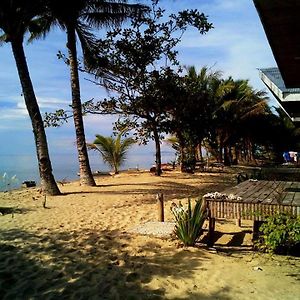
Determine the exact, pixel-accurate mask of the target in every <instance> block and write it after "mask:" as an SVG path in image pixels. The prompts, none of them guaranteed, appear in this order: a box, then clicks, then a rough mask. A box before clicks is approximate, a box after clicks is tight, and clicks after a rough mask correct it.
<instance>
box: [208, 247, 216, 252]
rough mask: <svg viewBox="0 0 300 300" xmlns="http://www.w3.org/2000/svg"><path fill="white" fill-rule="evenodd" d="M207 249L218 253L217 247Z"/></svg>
mask: <svg viewBox="0 0 300 300" xmlns="http://www.w3.org/2000/svg"><path fill="white" fill-rule="evenodd" d="M208 251H209V252H210V253H218V251H217V249H216V248H214V247H210V248H208Z"/></svg>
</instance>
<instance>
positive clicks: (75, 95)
mask: <svg viewBox="0 0 300 300" xmlns="http://www.w3.org/2000/svg"><path fill="white" fill-rule="evenodd" d="M67 48H68V53H69V62H70V76H71V89H72V109H73V119H74V125H75V132H76V143H77V151H78V160H79V170H80V184H81V185H89V186H95V185H96V183H95V180H94V178H93V175H92V172H91V168H90V163H89V158H88V153H87V147H86V141H85V134H84V125H83V118H82V108H81V98H80V85H79V74H78V63H77V49H76V33H75V27H72V26H69V28H68V29H67Z"/></svg>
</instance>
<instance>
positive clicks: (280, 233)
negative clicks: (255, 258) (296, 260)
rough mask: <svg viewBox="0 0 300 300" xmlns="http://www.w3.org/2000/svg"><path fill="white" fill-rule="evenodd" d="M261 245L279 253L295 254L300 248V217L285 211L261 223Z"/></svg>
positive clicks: (267, 249) (269, 250) (265, 248)
mask: <svg viewBox="0 0 300 300" xmlns="http://www.w3.org/2000/svg"><path fill="white" fill-rule="evenodd" d="M260 231H261V232H262V233H263V235H262V239H261V241H260V247H261V248H262V249H264V250H266V251H268V252H272V253H277V254H294V253H296V252H297V249H298V251H299V248H300V217H294V216H291V215H288V214H284V213H280V214H279V213H278V214H277V215H274V216H270V217H268V218H267V220H266V222H265V223H264V224H262V225H261V227H260Z"/></svg>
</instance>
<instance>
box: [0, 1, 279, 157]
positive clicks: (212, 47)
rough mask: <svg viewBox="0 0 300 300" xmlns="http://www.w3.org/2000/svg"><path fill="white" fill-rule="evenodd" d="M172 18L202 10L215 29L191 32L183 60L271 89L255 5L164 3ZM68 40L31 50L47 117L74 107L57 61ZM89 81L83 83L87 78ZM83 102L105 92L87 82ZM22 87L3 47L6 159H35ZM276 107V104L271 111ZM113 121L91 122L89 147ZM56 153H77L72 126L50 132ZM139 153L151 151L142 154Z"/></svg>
mask: <svg viewBox="0 0 300 300" xmlns="http://www.w3.org/2000/svg"><path fill="white" fill-rule="evenodd" d="M161 6H162V7H164V8H166V11H167V13H172V12H176V11H178V10H182V9H186V8H197V9H198V10H200V11H202V12H204V13H205V14H206V15H208V17H209V21H210V22H212V23H213V25H214V29H212V30H211V31H209V32H208V33H207V34H206V35H200V34H199V33H197V32H196V31H195V30H193V29H189V30H188V31H187V33H186V34H185V36H184V38H183V39H182V43H181V44H180V46H179V48H178V51H179V60H180V62H181V64H182V65H195V66H196V68H197V69H200V68H201V67H202V66H209V67H213V68H214V69H216V70H222V71H223V73H224V76H225V77H226V76H229V75H232V76H233V77H234V78H235V79H241V78H242V79H249V80H250V83H251V84H252V85H253V86H254V87H255V88H256V89H265V87H264V85H263V83H262V82H261V81H260V79H259V77H258V72H257V68H262V67H270V66H275V65H276V64H275V61H274V58H273V55H272V52H271V49H270V47H269V44H268V42H267V40H266V37H265V34H264V31H263V28H262V26H261V23H260V20H259V18H258V15H257V12H256V10H255V7H254V5H253V2H252V1H251V0H199V1H196V0H194V1H192V0H190V1H188V0H174V1H172V0H161ZM65 39H66V38H65V34H64V33H63V32H60V31H55V32H52V33H51V34H49V36H48V37H47V39H46V40H40V41H36V42H34V43H32V44H30V45H25V51H26V56H27V60H28V65H29V70H30V74H31V78H32V81H33V84H34V88H35V92H36V95H37V98H38V101H39V105H40V108H41V111H42V112H45V111H48V112H49V111H53V110H55V109H56V108H66V107H67V106H68V104H69V103H70V98H71V97H70V85H69V72H68V68H67V67H66V66H65V65H64V63H63V62H62V61H60V60H58V59H57V57H56V54H57V52H58V51H59V50H61V51H63V52H65ZM82 79H83V78H82ZM81 91H82V100H83V101H85V100H88V99H90V98H96V99H100V98H102V97H104V96H105V95H106V93H105V91H103V90H101V89H100V88H98V87H96V86H94V85H93V84H91V83H89V82H87V81H85V80H81ZM21 94H22V92H21V86H20V83H19V78H18V75H17V71H16V66H15V62H14V59H13V56H12V53H11V49H10V45H3V46H2V47H0V140H1V146H0V155H1V154H6V155H7V154H30V153H34V151H35V150H34V142H33V136H32V130H31V123H30V120H29V117H28V114H27V112H26V109H25V105H24V100H23V98H22V95H21ZM272 104H274V103H273V102H271V105H272ZM113 121H114V118H112V117H99V116H90V117H87V118H86V119H85V130H86V136H87V141H92V140H93V139H94V135H95V134H96V133H100V134H105V135H109V134H110V133H111V132H112V123H113ZM47 137H48V140H49V148H50V151H51V153H54V154H57V153H69V152H72V153H73V152H75V151H76V150H75V146H74V142H75V135H74V129H73V124H72V121H70V123H69V124H67V125H64V126H63V127H61V128H50V129H47ZM137 151H148V150H147V148H144V149H141V148H139V149H138V150H137Z"/></svg>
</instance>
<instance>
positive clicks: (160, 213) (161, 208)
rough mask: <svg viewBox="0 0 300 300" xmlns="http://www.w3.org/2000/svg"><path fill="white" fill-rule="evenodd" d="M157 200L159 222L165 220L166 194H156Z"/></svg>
mask: <svg viewBox="0 0 300 300" xmlns="http://www.w3.org/2000/svg"><path fill="white" fill-rule="evenodd" d="M156 200H157V218H158V221H159V222H164V220H165V215H164V195H163V194H161V193H159V194H157V195H156Z"/></svg>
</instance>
